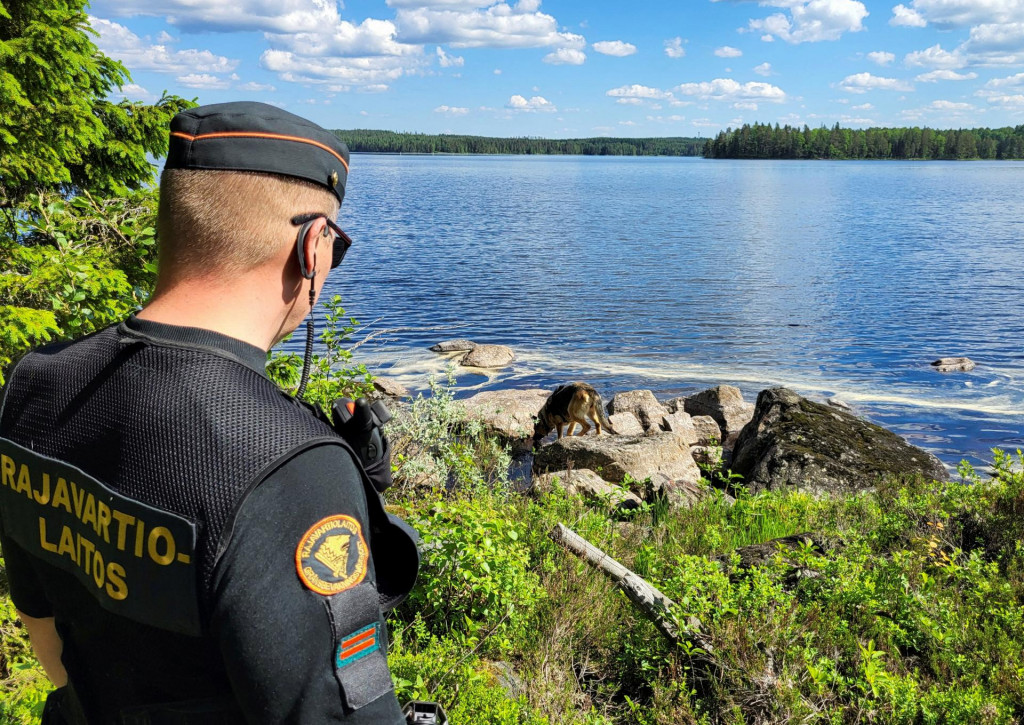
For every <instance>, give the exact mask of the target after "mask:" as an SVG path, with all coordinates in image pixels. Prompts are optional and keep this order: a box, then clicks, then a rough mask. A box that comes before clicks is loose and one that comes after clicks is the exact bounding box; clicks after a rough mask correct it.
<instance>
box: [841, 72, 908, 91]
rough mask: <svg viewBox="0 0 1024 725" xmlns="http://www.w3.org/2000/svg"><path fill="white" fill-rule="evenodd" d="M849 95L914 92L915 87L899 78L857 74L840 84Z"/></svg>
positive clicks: (847, 77)
mask: <svg viewBox="0 0 1024 725" xmlns="http://www.w3.org/2000/svg"><path fill="white" fill-rule="evenodd" d="M839 87H840V88H842V89H843V90H844V91H846V92H847V93H867V92H868V91H874V90H883V91H912V90H914V86H913V85H911V84H910V83H907V82H906V81H902V80H900V79H898V78H882V77H880V76H873V75H871V74H870V73H857V74H855V75H852V76H846V78H844V79H843V80H842V82H841V83H840V84H839Z"/></svg>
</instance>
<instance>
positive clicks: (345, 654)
mask: <svg viewBox="0 0 1024 725" xmlns="http://www.w3.org/2000/svg"><path fill="white" fill-rule="evenodd" d="M379 649H380V638H379V637H378V636H377V625H376V624H371V625H370V626H369V627H363V628H362V629H360V630H357V631H355V632H353V633H352V634H350V635H349V636H348V637H345V638H344V639H343V640H341V643H340V644H339V645H338V651H337V653H336V654H335V655H334V666H335V667H336V668H337V669H339V670H340V669H341V668H342V667H344V666H345V665H350V664H352V663H353V662H355V661H356V660H361V659H363V657H366V656H367V655H368V654H370V653H372V652H376V651H377V650H379Z"/></svg>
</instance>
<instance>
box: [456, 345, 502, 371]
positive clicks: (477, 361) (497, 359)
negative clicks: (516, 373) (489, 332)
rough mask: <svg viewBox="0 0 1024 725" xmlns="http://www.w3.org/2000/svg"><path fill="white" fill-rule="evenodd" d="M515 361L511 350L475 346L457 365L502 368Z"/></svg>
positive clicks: (499, 346) (494, 346) (489, 346)
mask: <svg viewBox="0 0 1024 725" xmlns="http://www.w3.org/2000/svg"><path fill="white" fill-rule="evenodd" d="M515 359H516V354H515V353H514V352H512V348H510V347H506V346H505V345H477V346H476V347H474V348H473V349H472V350H470V351H469V352H468V353H466V356H465V357H464V358H462V360H461V361H460V362H459V364H460V365H462V366H463V367H468V368H503V367H505V366H506V365H508V364H510V363H511V362H512V361H513V360H515Z"/></svg>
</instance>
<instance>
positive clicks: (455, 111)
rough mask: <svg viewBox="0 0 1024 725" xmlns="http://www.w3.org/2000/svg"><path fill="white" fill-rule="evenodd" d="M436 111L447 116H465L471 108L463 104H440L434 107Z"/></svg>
mask: <svg viewBox="0 0 1024 725" xmlns="http://www.w3.org/2000/svg"><path fill="white" fill-rule="evenodd" d="M434 113H443V114H445V115H447V116H465V115H466V114H467V113H469V109H468V108H463V107H462V106H438V107H437V108H435V109H434Z"/></svg>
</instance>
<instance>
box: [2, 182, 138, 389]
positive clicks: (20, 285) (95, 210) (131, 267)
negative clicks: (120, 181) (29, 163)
mask: <svg viewBox="0 0 1024 725" xmlns="http://www.w3.org/2000/svg"><path fill="white" fill-rule="evenodd" d="M23 208H24V210H25V214H24V215H23V216H22V217H20V218H19V219H18V226H17V232H18V236H17V237H16V238H10V237H7V238H4V237H0V252H2V254H0V383H3V372H2V371H3V369H4V368H5V367H6V366H7V365H9V364H10V362H11V360H12V359H14V358H16V357H17V356H18V355H20V354H21V353H22V352H24V351H25V350H27V349H29V348H31V347H34V346H36V345H39V344H42V343H44V342H49V341H50V340H53V339H65V338H70V337H79V336H81V335H84V334H88V333H90V332H93V331H94V330H98V329H101V328H103V327H105V326H107V325H110V324H112V323H114V322H118V321H120V320H122V319H124V318H125V317H127V316H128V314H129V313H130V312H131V311H132V310H134V309H136V308H137V307H138V306H140V305H141V304H142V303H143V302H144V301H145V299H146V298H147V297H148V295H149V292H150V290H151V289H152V285H153V282H154V279H155V274H156V264H155V249H156V246H155V232H154V228H155V223H156V221H155V218H156V192H155V190H152V189H144V190H140V191H135V192H129V193H128V194H127V195H126V196H124V197H120V198H116V199H105V200H97V199H96V198H95V197H93V196H92V195H91V194H89V193H88V192H84V193H83V194H82V195H80V196H77V197H74V198H73V199H71V200H65V199H64V198H62V197H60V196H58V195H56V194H52V193H41V194H30V195H29V196H28V197H27V199H26V202H25V205H24V207H23Z"/></svg>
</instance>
